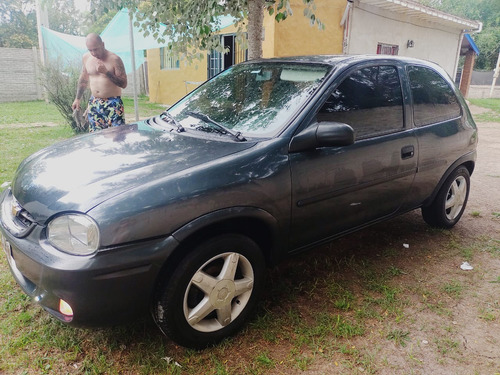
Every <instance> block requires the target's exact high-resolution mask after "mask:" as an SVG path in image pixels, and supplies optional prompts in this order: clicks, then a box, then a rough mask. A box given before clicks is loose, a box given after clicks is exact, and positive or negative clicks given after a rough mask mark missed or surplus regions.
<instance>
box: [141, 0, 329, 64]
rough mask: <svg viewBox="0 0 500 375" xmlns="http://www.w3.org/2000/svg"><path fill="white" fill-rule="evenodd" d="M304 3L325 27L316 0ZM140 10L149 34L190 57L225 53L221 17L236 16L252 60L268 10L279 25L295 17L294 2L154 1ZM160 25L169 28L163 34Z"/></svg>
mask: <svg viewBox="0 0 500 375" xmlns="http://www.w3.org/2000/svg"><path fill="white" fill-rule="evenodd" d="M303 2H304V4H306V12H305V16H306V17H309V18H310V19H311V23H312V24H317V25H318V26H319V27H323V25H322V24H321V22H320V21H319V20H318V19H317V18H316V16H315V14H314V0H303ZM139 9H140V14H142V17H140V16H139V19H140V22H141V25H142V27H143V30H144V32H145V34H146V35H147V34H152V35H153V36H154V37H155V38H156V39H157V40H158V41H160V42H165V41H168V42H169V48H170V49H172V50H174V51H176V52H181V53H182V54H183V55H185V56H187V57H188V58H189V57H196V58H200V57H201V56H203V55H204V54H205V53H206V51H207V50H216V51H218V52H222V51H224V46H223V45H222V44H221V39H220V36H219V35H218V32H219V31H220V28H221V24H220V18H219V17H221V16H231V17H233V19H234V21H235V25H236V29H237V38H238V41H239V43H240V44H241V45H243V46H248V50H249V59H253V58H258V57H261V56H262V30H263V26H262V23H263V17H264V11H265V10H266V9H267V11H268V12H269V14H270V15H274V18H275V20H276V21H277V22H280V21H284V20H285V19H286V18H287V17H288V16H290V15H291V14H292V8H291V6H290V0H225V1H220V0H201V1H200V0H150V1H146V2H144V3H141V4H139ZM160 23H163V24H165V25H166V26H167V27H166V29H165V30H166V31H165V33H163V34H161V33H160V32H159V28H158V25H159V24H160Z"/></svg>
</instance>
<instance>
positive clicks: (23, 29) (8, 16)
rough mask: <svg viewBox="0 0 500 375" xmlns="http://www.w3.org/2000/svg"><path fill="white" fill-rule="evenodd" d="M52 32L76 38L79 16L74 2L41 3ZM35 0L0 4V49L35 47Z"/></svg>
mask: <svg viewBox="0 0 500 375" xmlns="http://www.w3.org/2000/svg"><path fill="white" fill-rule="evenodd" d="M42 6H43V7H45V8H46V9H49V11H48V18H49V26H50V28H51V29H52V30H55V31H59V32H63V33H67V34H74V35H78V34H79V30H80V19H81V16H80V14H79V12H78V11H77V10H76V9H75V5H74V1H73V0H43V1H42ZM35 9H36V8H35V0H1V2H0V47H12V48H30V47H37V46H38V33H37V20H36V10H35Z"/></svg>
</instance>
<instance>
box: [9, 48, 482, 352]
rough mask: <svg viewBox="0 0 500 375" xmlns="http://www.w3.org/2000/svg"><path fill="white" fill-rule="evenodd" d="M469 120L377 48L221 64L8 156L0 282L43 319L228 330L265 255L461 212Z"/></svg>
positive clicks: (422, 74)
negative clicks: (127, 113) (148, 107)
mask: <svg viewBox="0 0 500 375" xmlns="http://www.w3.org/2000/svg"><path fill="white" fill-rule="evenodd" d="M476 144H477V130H476V126H475V124H474V121H473V120H472V117H471V115H470V112H469V110H468V108H467V105H466V104H465V101H464V99H463V98H462V96H461V95H460V93H459V91H458V90H457V89H456V88H455V86H454V84H453V82H452V81H451V80H450V79H449V78H448V76H447V75H446V73H445V72H444V71H443V70H442V69H441V68H440V67H438V66H436V65H434V64H431V63H428V62H424V61H421V60H416V59H408V58H396V57H391V56H307V57H296V58H281V59H270V60H256V61H250V62H246V63H243V64H239V65H235V66H233V67H231V68H229V69H228V70H226V71H224V72H222V73H221V74H219V75H218V76H216V77H214V78H213V79H212V80H210V81H208V82H206V83H205V84H204V85H202V86H200V87H199V88H198V89H196V90H195V91H193V92H192V93H190V94H189V95H187V96H186V97H185V98H183V99H182V100H180V101H179V102H178V103H176V104H175V105H174V106H172V107H171V108H170V109H169V110H168V111H166V112H164V113H162V114H161V115H159V116H157V117H153V118H151V119H148V120H146V121H141V122H138V123H134V124H130V125H125V126H121V127H116V128H111V129H106V130H104V131H102V132H99V133H91V134H87V135H82V136H78V137H74V138H72V139H69V140H67V141H64V142H61V143H58V144H56V145H54V146H51V147H48V148H46V149H44V150H41V151H39V152H37V153H35V154H33V155H31V156H30V157H28V158H27V159H26V160H24V161H23V162H22V164H21V165H20V166H19V168H18V170H17V172H16V175H15V177H14V179H13V182H12V186H11V188H9V189H7V190H5V191H4V192H3V193H2V195H1V196H0V202H1V210H0V232H1V234H2V243H3V248H4V250H5V254H6V256H7V259H8V262H9V265H10V269H11V271H12V274H13V276H14V277H15V279H16V281H17V282H18V284H19V285H20V286H21V287H22V288H23V290H24V291H25V292H26V293H27V294H28V295H30V296H31V297H32V298H33V299H34V301H36V302H37V303H39V304H40V305H41V306H42V307H43V308H44V309H45V310H47V311H48V312H49V313H50V314H52V315H53V316H54V317H56V318H57V319H59V320H61V321H63V322H66V323H68V324H72V325H83V326H96V325H103V324H109V323H111V324H115V323H118V322H120V321H124V320H129V319H131V318H133V317H136V316H137V315H139V314H142V313H144V312H147V311H148V310H150V311H151V312H152V315H153V318H154V320H155V322H156V324H157V325H158V326H159V328H160V329H161V330H162V331H163V332H164V333H165V334H166V335H168V336H169V337H171V338H172V339H173V340H174V341H176V342H178V343H179V344H181V345H184V346H188V347H193V348H201V347H205V346H207V345H211V344H213V343H217V342H219V341H220V340H222V339H223V338H225V337H227V336H229V335H232V334H234V333H235V332H237V331H238V330H239V329H240V328H241V327H242V325H243V324H244V322H245V321H246V320H247V319H248V317H249V315H250V314H251V312H252V310H253V309H254V307H255V306H256V303H257V301H258V298H259V295H260V294H261V291H262V289H263V287H264V281H265V270H266V267H267V266H270V265H275V264H277V263H279V262H280V261H281V260H283V259H285V258H287V257H289V256H290V255H292V254H294V253H298V252H301V251H304V250H307V249H309V248H312V247H315V246H317V245H319V244H321V243H324V242H328V241H331V240H332V239H334V238H337V237H339V236H342V235H345V234H347V233H351V232H353V231H355V230H358V229H361V228H364V227H366V226H368V225H371V224H374V223H377V222H380V221H382V220H387V219H389V218H392V217H394V216H396V215H400V214H402V213H404V212H407V211H410V210H413V209H417V208H421V210H422V214H423V218H424V219H425V221H426V222H428V223H429V224H430V225H432V226H436V227H441V228H451V227H452V226H453V225H455V224H456V223H457V222H458V220H459V219H460V217H461V216H462V213H463V211H464V209H465V205H466V203H467V198H468V194H469V188H470V175H471V174H472V172H473V170H474V165H475V159H476Z"/></svg>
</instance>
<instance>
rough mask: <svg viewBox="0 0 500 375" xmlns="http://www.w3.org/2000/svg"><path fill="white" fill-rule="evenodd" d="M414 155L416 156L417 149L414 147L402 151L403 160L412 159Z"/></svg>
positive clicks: (404, 148) (406, 147)
mask: <svg viewBox="0 0 500 375" xmlns="http://www.w3.org/2000/svg"><path fill="white" fill-rule="evenodd" d="M413 155H415V148H414V147H413V146H412V145H410V146H405V147H403V148H402V149H401V159H403V160H404V159H411V158H412V157H413Z"/></svg>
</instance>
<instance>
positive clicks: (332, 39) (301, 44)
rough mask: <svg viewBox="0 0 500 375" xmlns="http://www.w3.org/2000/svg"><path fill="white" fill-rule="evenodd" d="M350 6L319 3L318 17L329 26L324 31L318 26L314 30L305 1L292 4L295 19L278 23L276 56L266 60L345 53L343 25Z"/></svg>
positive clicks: (339, 1) (294, 0)
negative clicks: (342, 21)
mask: <svg viewBox="0 0 500 375" xmlns="http://www.w3.org/2000/svg"><path fill="white" fill-rule="evenodd" d="M346 4H347V2H346V1H345V0H329V1H316V2H315V5H316V10H315V16H316V17H317V18H318V19H319V20H320V21H321V22H322V23H323V24H324V25H325V28H324V29H323V30H320V29H318V26H317V25H313V26H311V24H310V20H309V18H308V17H305V16H304V9H305V5H304V3H303V0H291V1H290V5H291V7H292V10H293V15H292V16H289V17H288V18H287V19H286V20H285V21H281V22H279V23H275V25H274V29H275V32H274V55H272V56H264V57H282V56H297V55H323V54H340V53H342V42H343V28H342V27H341V26H340V21H341V19H342V15H343V13H344V9H345V7H346ZM272 20H273V21H274V18H273V17H272ZM266 38H267V32H266Z"/></svg>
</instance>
